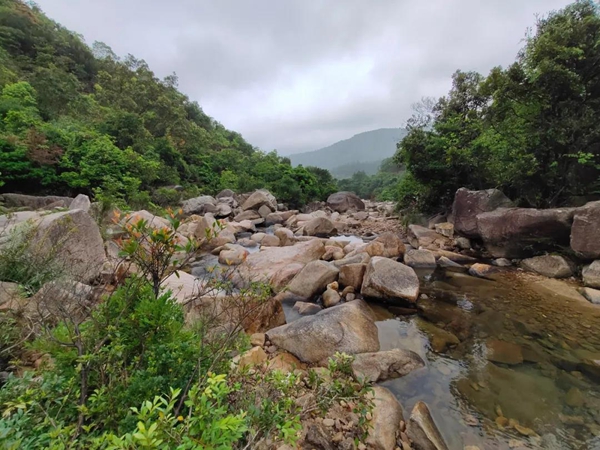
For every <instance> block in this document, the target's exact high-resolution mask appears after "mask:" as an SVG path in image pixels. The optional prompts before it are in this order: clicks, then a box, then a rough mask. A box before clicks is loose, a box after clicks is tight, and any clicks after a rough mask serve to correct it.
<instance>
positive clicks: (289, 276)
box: [270, 263, 304, 293]
mask: <svg viewBox="0 0 600 450" xmlns="http://www.w3.org/2000/svg"><path fill="white" fill-rule="evenodd" d="M303 267H304V264H301V263H292V264H289V265H287V266H285V267H283V268H282V269H281V270H279V271H278V272H277V273H275V275H273V277H272V278H271V283H270V284H271V288H273V291H275V292H276V293H279V292H281V291H283V290H284V289H285V288H286V287H287V285H288V284H289V283H290V282H291V281H292V280H293V279H294V277H295V276H296V275H297V274H298V272H300V271H301V270H302V268H303Z"/></svg>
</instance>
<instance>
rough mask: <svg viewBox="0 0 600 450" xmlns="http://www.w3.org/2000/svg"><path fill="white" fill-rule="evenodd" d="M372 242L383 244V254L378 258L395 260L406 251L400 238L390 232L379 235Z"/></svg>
mask: <svg viewBox="0 0 600 450" xmlns="http://www.w3.org/2000/svg"><path fill="white" fill-rule="evenodd" d="M373 242H381V243H382V244H383V252H382V254H381V255H378V256H385V257H386V258H397V257H400V256H402V255H404V252H405V251H406V248H405V247H404V243H403V242H402V240H401V239H400V236H398V235H397V234H396V233H392V232H391V231H387V232H385V233H382V234H380V235H379V236H377V237H376V238H375V240H374V241H373Z"/></svg>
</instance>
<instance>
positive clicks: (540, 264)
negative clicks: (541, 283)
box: [521, 255, 573, 278]
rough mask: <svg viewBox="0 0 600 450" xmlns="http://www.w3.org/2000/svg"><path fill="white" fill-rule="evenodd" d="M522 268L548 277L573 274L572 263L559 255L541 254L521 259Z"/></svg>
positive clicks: (565, 276) (566, 276) (563, 276)
mask: <svg viewBox="0 0 600 450" xmlns="http://www.w3.org/2000/svg"><path fill="white" fill-rule="evenodd" d="M521 265H522V266H523V268H525V269H528V270H531V271H533V272H537V273H539V274H540V275H544V276H545V277H548V278H568V277H570V276H571V275H573V263H571V262H570V261H568V260H567V259H566V258H565V257H563V256H560V255H543V256H536V257H535V258H529V259H524V260H523V261H521Z"/></svg>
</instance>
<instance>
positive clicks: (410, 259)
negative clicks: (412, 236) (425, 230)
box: [404, 250, 436, 268]
mask: <svg viewBox="0 0 600 450" xmlns="http://www.w3.org/2000/svg"><path fill="white" fill-rule="evenodd" d="M404 264H406V265H407V266H409V267H418V268H434V267H435V266H436V262H435V255H434V254H433V253H432V252H430V251H429V250H409V251H407V252H406V254H405V255H404Z"/></svg>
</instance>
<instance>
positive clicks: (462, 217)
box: [452, 188, 513, 238]
mask: <svg viewBox="0 0 600 450" xmlns="http://www.w3.org/2000/svg"><path fill="white" fill-rule="evenodd" d="M511 206H513V205H512V202H511V201H510V200H509V199H508V197H506V196H505V195H504V194H503V193H502V192H500V191H499V190H498V189H487V190H482V191H470V190H468V189H465V188H460V189H459V190H458V191H456V194H455V195H454V203H453V204H452V221H453V223H454V229H455V231H456V232H458V233H460V234H462V235H464V236H466V237H469V238H479V237H480V234H479V233H480V232H479V228H478V224H477V215H478V214H481V213H486V212H489V211H494V210H496V209H498V208H510V207H511Z"/></svg>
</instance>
